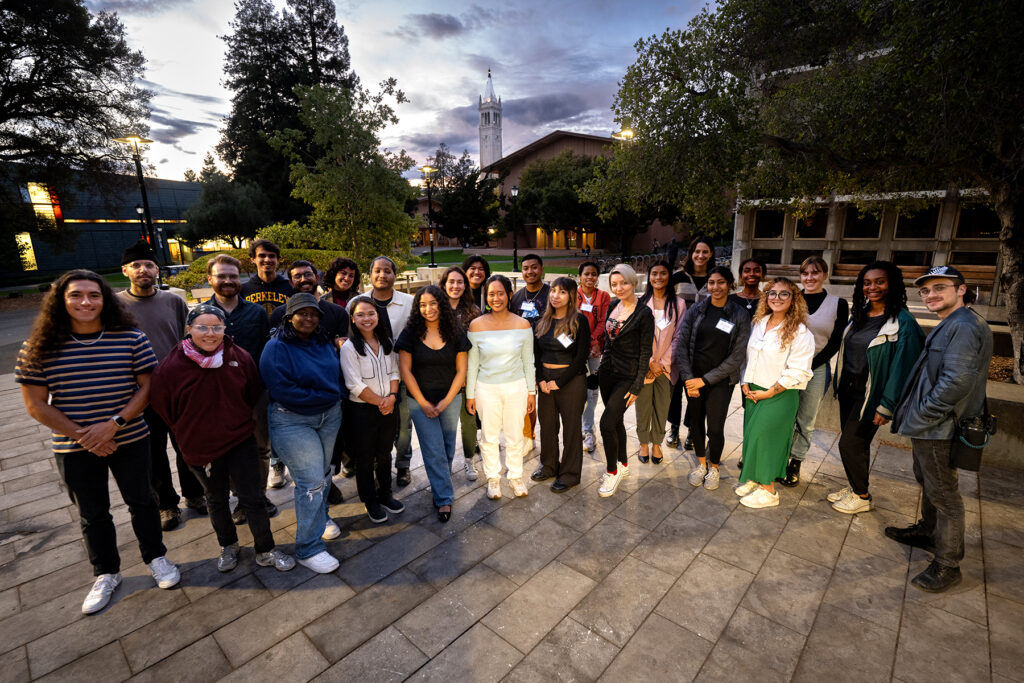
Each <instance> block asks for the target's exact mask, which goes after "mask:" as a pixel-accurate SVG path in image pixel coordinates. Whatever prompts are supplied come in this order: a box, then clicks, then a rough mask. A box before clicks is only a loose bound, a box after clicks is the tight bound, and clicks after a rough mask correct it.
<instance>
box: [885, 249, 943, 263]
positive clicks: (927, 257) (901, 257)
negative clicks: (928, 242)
mask: <svg viewBox="0 0 1024 683" xmlns="http://www.w3.org/2000/svg"><path fill="white" fill-rule="evenodd" d="M933 253H934V252H931V251H894V252H892V262H893V263H895V264H896V265H897V266H930V265H931V264H932V254H933Z"/></svg>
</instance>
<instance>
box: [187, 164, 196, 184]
mask: <svg viewBox="0 0 1024 683" xmlns="http://www.w3.org/2000/svg"><path fill="white" fill-rule="evenodd" d="M184 180H185V182H186V183H198V182H199V176H198V175H196V172H195V171H193V170H192V169H191V168H186V169H185V176H184Z"/></svg>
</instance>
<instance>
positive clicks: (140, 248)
mask: <svg viewBox="0 0 1024 683" xmlns="http://www.w3.org/2000/svg"><path fill="white" fill-rule="evenodd" d="M132 261H152V262H153V263H156V253H154V252H153V248H152V247H150V246H149V242H147V241H146V240H139V241H138V242H136V243H135V244H133V245H132V246H130V247H128V248H127V249H125V250H124V253H123V254H121V265H122V266H123V265H126V264H129V263H131V262H132Z"/></svg>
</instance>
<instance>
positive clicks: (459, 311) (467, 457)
mask: <svg viewBox="0 0 1024 683" xmlns="http://www.w3.org/2000/svg"><path fill="white" fill-rule="evenodd" d="M440 283H441V288H442V289H444V293H445V294H446V295H447V298H448V303H449V304H451V309H452V313H453V314H454V315H455V322H456V324H457V325H458V326H459V329H461V330H462V331H463V332H468V331H469V324H470V323H471V322H473V319H474V318H477V317H479V315H480V308H479V307H477V305H476V304H475V303H473V293H472V292H471V291H470V288H469V278H467V277H466V273H465V271H463V270H462V268H460V267H458V266H451V267H450V268H448V269H446V270H445V271H444V272H443V273H441V280H440ZM461 397H462V401H461V403H462V407H461V408H460V409H459V428H460V429H461V431H462V460H463V465H462V467H463V471H464V472H465V474H466V481H476V478H477V469H476V462H475V461H476V459H477V456H478V455H479V448H478V447H477V444H476V430H477V429H479V428H480V421H479V420H478V419H477V417H476V415H470V414H469V411H468V410H466V387H465V386H463V387H462V393H461Z"/></svg>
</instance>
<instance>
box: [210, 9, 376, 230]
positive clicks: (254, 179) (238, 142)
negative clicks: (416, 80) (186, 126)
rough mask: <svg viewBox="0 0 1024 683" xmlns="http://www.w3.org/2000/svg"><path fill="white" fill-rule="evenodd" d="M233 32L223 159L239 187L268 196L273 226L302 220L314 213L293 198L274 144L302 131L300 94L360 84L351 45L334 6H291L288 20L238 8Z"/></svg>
mask: <svg viewBox="0 0 1024 683" xmlns="http://www.w3.org/2000/svg"><path fill="white" fill-rule="evenodd" d="M230 26H231V29H232V33H231V34H230V35H227V36H223V39H224V41H225V42H226V43H227V47H228V49H227V53H226V55H225V60H224V73H225V81H224V85H225V86H226V87H227V88H229V89H230V90H232V91H233V92H234V95H233V97H232V99H231V113H230V114H229V115H228V117H227V120H226V121H225V125H224V129H223V130H222V131H221V141H220V143H219V144H218V145H217V153H218V154H219V155H220V157H221V159H223V160H224V162H225V163H226V164H227V165H228V167H229V168H230V169H231V172H232V176H233V178H234V179H235V180H238V181H243V182H249V183H254V184H256V185H257V186H259V187H260V188H261V189H262V190H263V191H264V193H265V194H266V195H267V197H268V199H269V201H270V211H271V216H272V218H273V220H277V221H285V222H287V221H291V220H296V219H303V218H305V217H306V215H307V212H308V208H307V207H306V206H305V205H304V204H302V202H299V201H296V200H295V199H294V198H293V197H292V196H291V190H292V187H291V183H290V182H289V180H288V175H289V170H288V160H287V159H285V158H284V157H283V156H282V155H281V153H280V152H279V151H278V150H276V149H275V148H274V147H272V146H271V145H270V143H269V139H270V138H271V137H273V136H274V135H275V134H277V133H279V132H281V131H284V130H288V129H296V128H299V127H300V126H301V123H300V118H299V111H300V106H299V97H298V95H297V93H296V90H295V89H296V88H297V87H299V86H305V87H310V86H314V85H323V86H329V87H343V88H350V87H352V86H353V85H354V84H355V83H356V82H357V79H356V77H355V75H354V74H353V73H352V72H351V69H350V66H349V64H350V59H349V54H348V38H347V37H346V36H345V34H344V31H343V30H342V29H341V28H340V27H339V26H338V24H337V22H336V20H335V14H334V5H333V3H332V2H330V0H288V3H287V7H286V8H285V10H284V12H283V13H282V14H278V13H277V11H276V10H275V9H274V5H273V3H271V2H270V0H237V1H236V3H235V18H234V20H233V21H232V22H231V24H230ZM309 154H310V157H314V156H316V154H317V153H316V152H315V151H312V150H311V151H309Z"/></svg>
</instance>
